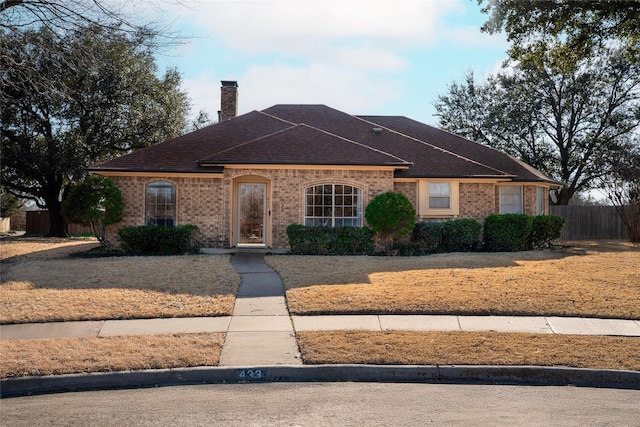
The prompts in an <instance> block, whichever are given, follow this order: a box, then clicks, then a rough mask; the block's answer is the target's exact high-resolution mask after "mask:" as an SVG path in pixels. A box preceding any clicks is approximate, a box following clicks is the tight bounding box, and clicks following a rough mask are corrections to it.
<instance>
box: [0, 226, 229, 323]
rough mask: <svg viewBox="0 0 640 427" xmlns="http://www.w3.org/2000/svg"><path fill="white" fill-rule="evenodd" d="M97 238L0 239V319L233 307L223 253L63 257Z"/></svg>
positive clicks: (214, 311)
mask: <svg viewBox="0 0 640 427" xmlns="http://www.w3.org/2000/svg"><path fill="white" fill-rule="evenodd" d="M42 240H44V241H42ZM96 245H97V244H96V243H95V242H94V241H80V242H79V241H61V240H50V239H36V240H35V241H34V240H31V239H15V240H13V241H2V243H1V244H0V248H1V249H2V257H3V260H2V283H1V284H0V300H1V301H2V304H1V305H0V323H24V322H47V321H68V320H99V319H130V318H155V317H189V316H225V315H230V314H231V313H232V311H233V305H234V302H235V295H236V292H237V289H238V286H239V285H240V278H239V276H238V274H237V273H236V271H235V269H234V268H233V267H232V266H231V264H230V263H229V257H228V256H222V255H220V256H218V255H199V256H167V257H110V258H78V257H69V254H70V253H72V252H74V251H76V252H77V251H87V250H88V249H90V248H92V247H95V246H96Z"/></svg>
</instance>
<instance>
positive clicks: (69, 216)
mask: <svg viewBox="0 0 640 427" xmlns="http://www.w3.org/2000/svg"><path fill="white" fill-rule="evenodd" d="M123 210H124V201H123V198H122V193H121V192H120V189H119V188H118V187H117V186H116V184H115V183H114V182H113V181H112V180H111V179H110V178H108V177H106V176H98V175H89V176H88V177H87V178H85V179H84V180H83V181H81V182H79V183H77V184H76V185H74V186H73V188H72V189H71V191H70V192H69V195H68V197H67V198H66V199H65V200H64V201H63V202H62V207H61V210H60V213H61V215H62V216H63V217H64V219H65V221H67V222H70V223H77V224H84V225H91V228H92V229H93V234H94V235H95V236H96V237H97V238H98V240H99V241H100V242H101V243H103V244H108V242H107V234H106V227H107V225H110V224H116V223H118V222H120V221H122V211H123Z"/></svg>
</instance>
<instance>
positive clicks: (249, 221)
mask: <svg viewBox="0 0 640 427" xmlns="http://www.w3.org/2000/svg"><path fill="white" fill-rule="evenodd" d="M266 202H267V185H266V184H244V183H241V184H238V244H240V245H264V244H265V242H266V240H265V224H266V215H265V212H266V209H265V207H266Z"/></svg>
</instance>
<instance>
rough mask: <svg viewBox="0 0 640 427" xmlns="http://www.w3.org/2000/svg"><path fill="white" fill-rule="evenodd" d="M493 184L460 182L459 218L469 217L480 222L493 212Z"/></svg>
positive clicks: (494, 196) (494, 203)
mask: <svg viewBox="0 0 640 427" xmlns="http://www.w3.org/2000/svg"><path fill="white" fill-rule="evenodd" d="M494 188H495V185H494V184H480V183H477V184H474V183H466V182H461V183H460V218H471V219H475V220H477V221H480V222H481V223H482V222H483V221H484V219H485V218H486V217H487V216H489V215H491V214H492V213H495V212H496V210H495V206H496V193H495V190H494Z"/></svg>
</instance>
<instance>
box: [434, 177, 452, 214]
mask: <svg viewBox="0 0 640 427" xmlns="http://www.w3.org/2000/svg"><path fill="white" fill-rule="evenodd" d="M450 208H451V184H450V183H448V182H430V183H429V209H450Z"/></svg>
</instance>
